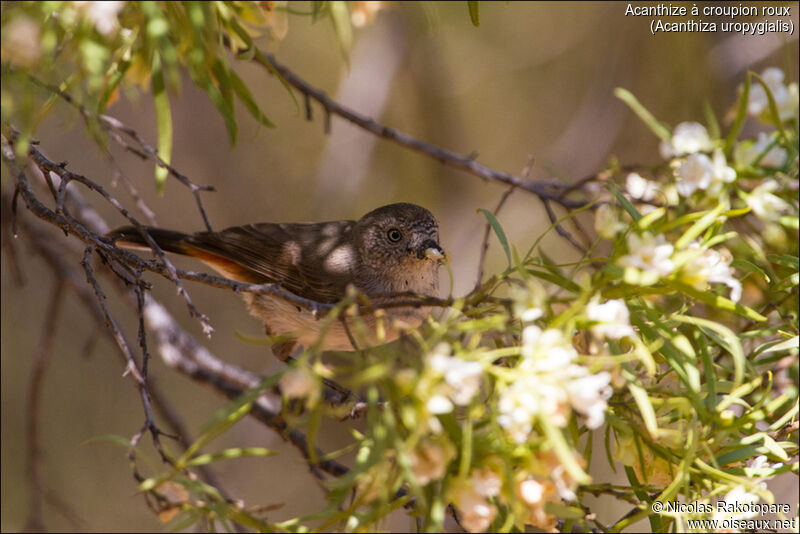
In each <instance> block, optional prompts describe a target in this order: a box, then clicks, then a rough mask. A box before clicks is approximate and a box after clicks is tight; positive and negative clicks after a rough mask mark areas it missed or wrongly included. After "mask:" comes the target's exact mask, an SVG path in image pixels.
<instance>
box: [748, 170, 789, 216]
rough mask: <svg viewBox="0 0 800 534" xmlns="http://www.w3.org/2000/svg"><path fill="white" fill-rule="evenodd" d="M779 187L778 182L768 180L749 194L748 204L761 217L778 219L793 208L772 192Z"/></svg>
mask: <svg viewBox="0 0 800 534" xmlns="http://www.w3.org/2000/svg"><path fill="white" fill-rule="evenodd" d="M777 188H778V182H776V181H775V180H768V181H765V182H764V183H763V184H761V185H759V186H758V187H756V188H755V189H753V190H752V191H751V192H750V194H749V195H747V198H746V201H747V205H748V206H750V209H751V210H753V213H755V214H756V215H757V216H758V217H759V218H761V219H764V220H767V221H777V220H778V219H779V218H780V216H781V215H782V214H783V213H785V212H786V211H788V210H789V209H791V206H790V205H789V203H788V202H786V201H785V200H783V199H782V198H780V197H779V196H777V195H773V194H772V192H773V191H775V190H776V189H777Z"/></svg>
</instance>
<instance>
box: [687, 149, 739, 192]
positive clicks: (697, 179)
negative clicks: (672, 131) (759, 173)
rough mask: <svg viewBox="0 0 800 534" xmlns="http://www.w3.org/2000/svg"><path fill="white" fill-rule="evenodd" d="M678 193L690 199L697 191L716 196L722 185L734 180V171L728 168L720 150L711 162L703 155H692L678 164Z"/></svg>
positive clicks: (715, 153)
mask: <svg viewBox="0 0 800 534" xmlns="http://www.w3.org/2000/svg"><path fill="white" fill-rule="evenodd" d="M676 174H677V178H678V182H677V184H676V187H677V189H678V193H680V195H681V196H683V197H690V196H692V194H693V193H694V192H695V191H697V190H698V189H700V190H704V191H708V193H709V194H710V195H712V196H717V195H719V193H720V192H721V191H722V186H723V184H726V183H730V182H733V181H734V180H735V179H736V171H735V170H734V169H733V168H732V167H729V166H728V163H727V161H726V159H725V155H724V154H723V153H722V150H719V149H717V150H715V151H714V156H713V160H712V159H711V158H709V157H708V156H706V155H705V154H692V155H690V156H689V157H687V158H686V159H685V160H684V161H683V163H681V164H680V166H679V167H678V171H677V173H676Z"/></svg>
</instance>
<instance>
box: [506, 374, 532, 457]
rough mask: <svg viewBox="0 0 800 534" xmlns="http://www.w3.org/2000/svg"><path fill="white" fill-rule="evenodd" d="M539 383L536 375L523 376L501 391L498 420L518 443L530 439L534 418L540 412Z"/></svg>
mask: <svg viewBox="0 0 800 534" xmlns="http://www.w3.org/2000/svg"><path fill="white" fill-rule="evenodd" d="M539 385H540V384H539V381H538V380H537V379H536V377H535V376H523V377H521V378H519V379H517V380H515V381H514V382H513V383H512V384H511V385H510V386H508V387H507V388H506V389H504V390H503V391H502V392H501V393H500V398H499V400H498V401H497V410H498V412H499V414H498V416H497V422H498V424H499V425H500V426H502V427H503V428H505V429H506V432H508V434H509V435H510V436H511V439H513V440H514V441H515V442H517V443H525V442H526V441H528V435H529V434H530V433H531V430H533V418H534V417H535V416H536V414H538V413H539V397H538V395H537V394H536V391H537V389H538V386H539Z"/></svg>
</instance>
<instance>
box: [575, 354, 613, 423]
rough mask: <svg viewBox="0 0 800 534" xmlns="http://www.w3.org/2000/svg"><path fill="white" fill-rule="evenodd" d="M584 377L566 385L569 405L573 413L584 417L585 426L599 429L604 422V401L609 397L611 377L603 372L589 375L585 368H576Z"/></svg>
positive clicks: (605, 404) (605, 405)
mask: <svg viewBox="0 0 800 534" xmlns="http://www.w3.org/2000/svg"><path fill="white" fill-rule="evenodd" d="M578 369H581V370H583V371H584V372H585V376H582V377H580V378H577V379H576V380H572V381H570V382H568V383H567V394H568V395H569V403H570V404H571V405H572V407H573V408H574V409H575V411H577V412H580V413H582V414H583V415H585V416H586V426H587V427H589V428H591V429H595V428H599V427H600V426H601V425H602V424H603V421H604V420H605V413H606V407H607V406H608V405H607V403H606V401H607V400H608V398H609V397H611V386H609V384H610V383H611V375H610V374H609V373H607V372H605V371H603V372H601V373H597V374H589V371H588V370H587V369H586V368H585V367H578Z"/></svg>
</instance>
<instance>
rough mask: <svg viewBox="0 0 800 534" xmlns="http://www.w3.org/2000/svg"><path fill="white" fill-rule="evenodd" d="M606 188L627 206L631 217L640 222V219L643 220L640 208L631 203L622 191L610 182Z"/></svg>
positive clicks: (623, 205) (624, 206)
mask: <svg viewBox="0 0 800 534" xmlns="http://www.w3.org/2000/svg"><path fill="white" fill-rule="evenodd" d="M606 188H607V189H608V190H609V191H611V193H612V194H613V195H614V196H615V197H616V198H617V201H618V202H619V203H620V204H621V205H622V207H623V208H625V211H627V212H628V215H630V216H631V218H632V219H633V220H634V221H636V222H637V223H638V222H639V220H641V218H642V214H641V213H639V210H637V209H636V207H635V206H634V205H633V204H631V203H630V201H629V200H628V199H627V198H625V196H624V195H623V194H622V193H620V192H619V191H617V188H616V187H614V186H613V185H611V184H610V183H609V184H606Z"/></svg>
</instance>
